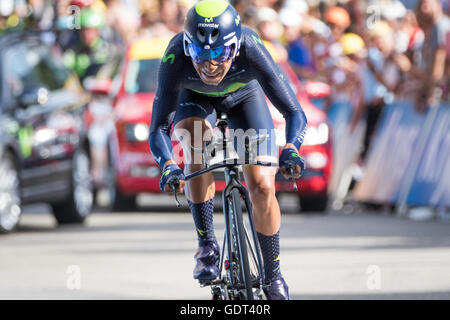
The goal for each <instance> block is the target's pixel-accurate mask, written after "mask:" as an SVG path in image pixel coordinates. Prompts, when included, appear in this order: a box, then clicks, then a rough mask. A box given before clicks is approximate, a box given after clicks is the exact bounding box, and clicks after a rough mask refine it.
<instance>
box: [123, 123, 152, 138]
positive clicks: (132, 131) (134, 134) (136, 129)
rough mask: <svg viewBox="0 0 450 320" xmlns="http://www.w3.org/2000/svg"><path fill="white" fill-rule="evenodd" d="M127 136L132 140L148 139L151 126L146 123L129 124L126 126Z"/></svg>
mask: <svg viewBox="0 0 450 320" xmlns="http://www.w3.org/2000/svg"><path fill="white" fill-rule="evenodd" d="M126 133H127V138H128V140H130V141H146V140H148V135H149V133H150V129H149V126H148V125H147V124H144V123H138V124H132V125H128V126H127V128H126Z"/></svg>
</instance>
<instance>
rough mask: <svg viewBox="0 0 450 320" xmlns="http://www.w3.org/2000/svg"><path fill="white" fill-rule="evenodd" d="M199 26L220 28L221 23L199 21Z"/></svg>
mask: <svg viewBox="0 0 450 320" xmlns="http://www.w3.org/2000/svg"><path fill="white" fill-rule="evenodd" d="M198 26H199V27H203V28H218V27H219V25H218V24H217V23H199V24H198Z"/></svg>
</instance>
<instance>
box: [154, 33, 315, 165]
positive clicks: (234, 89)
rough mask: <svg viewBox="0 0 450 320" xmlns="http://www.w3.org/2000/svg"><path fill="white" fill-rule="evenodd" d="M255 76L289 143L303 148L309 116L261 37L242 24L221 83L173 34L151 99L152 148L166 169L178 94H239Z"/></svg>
mask: <svg viewBox="0 0 450 320" xmlns="http://www.w3.org/2000/svg"><path fill="white" fill-rule="evenodd" d="M252 80H257V81H258V83H259V84H260V85H261V87H262V88H263V90H264V93H265V94H266V95H267V97H268V98H269V100H270V101H271V102H272V104H273V105H274V106H275V107H276V108H277V109H278V111H280V113H281V114H282V115H283V117H284V118H285V120H286V143H292V144H294V145H295V147H296V148H297V149H299V148H300V146H301V144H302V142H303V138H304V134H305V129H306V122H307V120H306V116H305V114H304V112H303V110H302V108H301V106H300V104H299V102H298V100H297V97H296V96H295V93H294V91H293V90H292V88H291V86H290V84H289V82H288V80H287V79H286V76H285V75H284V73H283V72H282V70H281V69H280V67H279V66H278V65H277V64H276V63H275V62H274V61H273V59H272V57H271V55H270V53H269V52H268V51H267V50H266V48H265V47H264V44H263V42H262V41H261V39H260V38H259V36H258V35H257V34H256V33H255V32H254V31H253V30H251V29H249V28H246V27H243V28H242V35H241V46H240V49H239V55H237V56H236V58H235V60H234V61H233V63H232V66H231V68H230V70H229V71H228V73H227V74H226V75H225V77H224V78H223V80H222V81H221V83H220V84H219V85H217V86H213V85H207V84H205V83H203V81H202V80H201V79H200V76H199V75H198V73H197V71H196V70H195V69H194V67H193V65H192V61H191V59H190V58H189V57H187V56H186V55H185V54H184V48H183V33H182V32H181V33H179V34H177V35H175V36H174V37H173V38H172V40H171V41H170V43H169V46H168V47H167V49H166V52H165V55H164V57H163V59H162V61H161V65H160V67H159V71H158V88H157V92H156V96H155V100H154V103H153V112H152V119H151V124H150V136H149V140H150V141H149V142H150V149H151V151H152V154H153V157H154V158H155V160H156V161H157V163H158V164H159V166H161V167H163V166H164V163H165V162H166V161H168V160H171V159H173V150H172V143H171V140H170V130H171V126H172V124H173V120H174V117H175V113H176V110H177V108H178V98H179V94H180V92H181V91H183V90H185V89H187V90H192V91H193V92H197V93H199V94H203V95H206V96H212V97H230V96H231V99H233V96H234V95H239V92H240V91H245V90H240V89H241V88H243V87H245V86H246V85H247V84H248V83H249V82H251V81H252Z"/></svg>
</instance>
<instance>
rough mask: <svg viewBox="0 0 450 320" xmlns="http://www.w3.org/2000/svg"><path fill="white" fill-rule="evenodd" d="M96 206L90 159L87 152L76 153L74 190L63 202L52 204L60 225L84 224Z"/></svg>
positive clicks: (73, 177)
mask: <svg viewBox="0 0 450 320" xmlns="http://www.w3.org/2000/svg"><path fill="white" fill-rule="evenodd" d="M93 205H94V192H93V186H92V178H91V176H90V159H89V157H88V155H87V152H86V151H85V150H82V149H80V150H78V151H76V152H75V154H74V157H73V160H72V190H71V192H70V196H69V198H68V199H66V200H65V201H63V202H60V203H56V204H52V208H53V214H54V216H55V218H56V221H57V222H58V224H67V223H83V222H84V221H85V219H86V217H87V216H88V215H89V214H90V213H91V211H92V207H93Z"/></svg>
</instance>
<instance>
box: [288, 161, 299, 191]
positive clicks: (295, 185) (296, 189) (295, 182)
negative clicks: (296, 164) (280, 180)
mask: <svg viewBox="0 0 450 320" xmlns="http://www.w3.org/2000/svg"><path fill="white" fill-rule="evenodd" d="M289 173H290V174H291V177H290V178H289V180H291V181H293V182H294V190H295V192H297V191H298V187H297V180H295V178H294V168H292V167H291V166H289Z"/></svg>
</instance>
